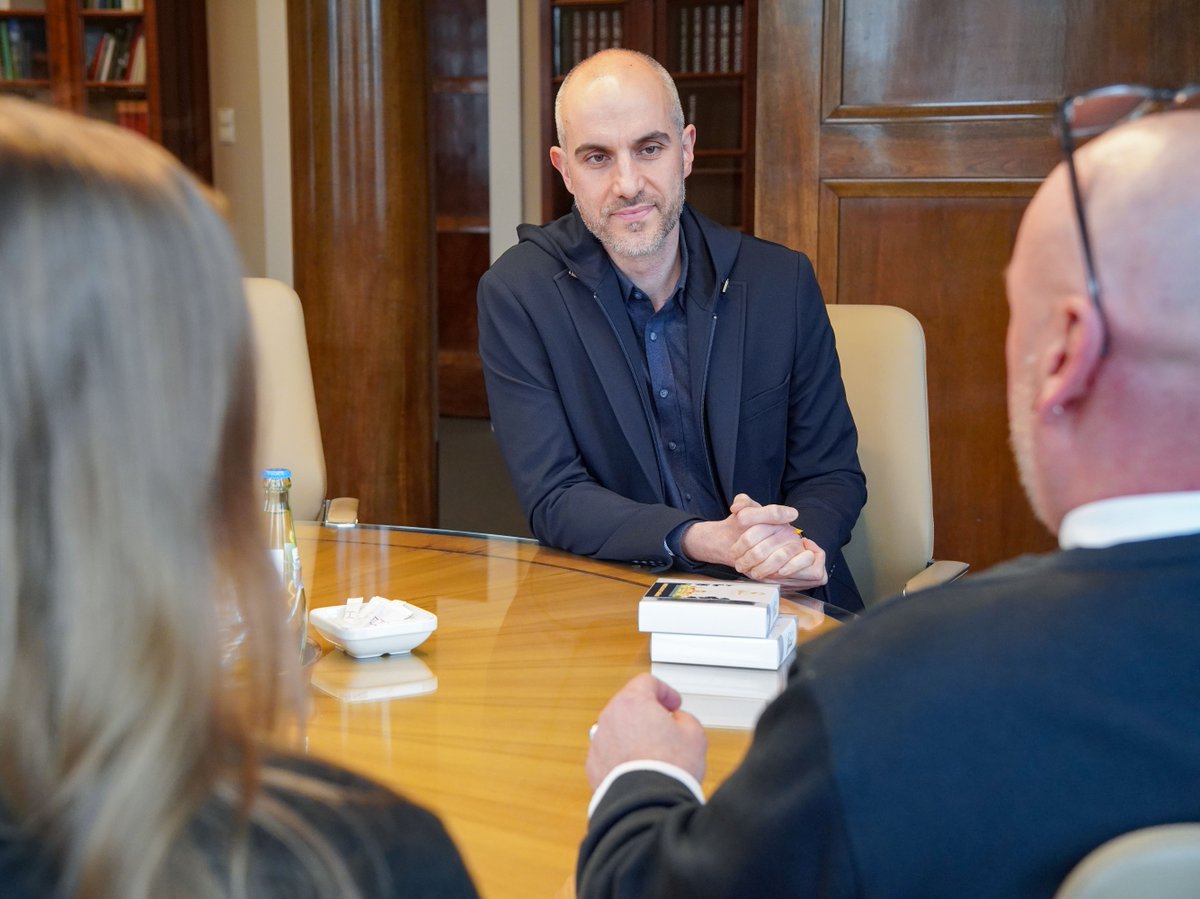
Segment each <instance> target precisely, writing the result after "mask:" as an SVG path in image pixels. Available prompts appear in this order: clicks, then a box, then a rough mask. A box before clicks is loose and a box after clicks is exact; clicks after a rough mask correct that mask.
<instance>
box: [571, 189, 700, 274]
mask: <svg viewBox="0 0 1200 899" xmlns="http://www.w3.org/2000/svg"><path fill="white" fill-rule="evenodd" d="M685 193H686V191H685V187H684V182H683V181H682V180H680V182H679V192H678V193H677V194H676V196H675V198H674V199H673V201H672V202H670V203H669V204H668V205H667V206H657V204H655V205H656V206H657V208H658V211H659V213H660V215H659V223H658V229H657V230H656V231H655V232H654V235H653V237H651V238H649V239H647V238H646V237H645V236H644V235H643V233H642V232H640V231H639V232H636V233H634V234H630V235H621V236H619V237H618V236H617V235H615V234H613V232H612V230H611V229H610V228H609V226H608V216H609V215H611V214H612V213H613V212H616V211H618V210H619V209H624V208H626V207H628V206H637V205H639V204H640V203H641V202H642V201H641V200H640V199H639V198H638V197H635V198H634V199H633V200H632V201H631V202H629V203H626V204H624V205H623V206H620V207H617V208H616V209H606V210H602V211H601V213H600V220H599V221H593V220H591V218H590V216H588V215H585V214H584V211H583V209H582V208H580V209H579V215H580V217H581V218H582V219H583V223H584V224H585V225H586V226H587V229H588V230H589V231H591V232H592V234H594V235H595V236H596V239H597V240H599V241H600V243H602V244H603V245H604V248H605V249H606V250H607V251H608V253H609V255H610V256H620V257H623V258H626V259H638V258H642V257H645V256H653V255H654V254H655V253H657V252H658V251H659V250H661V249H662V248H663V244H665V243H666V241H667V238H668V237H669V236H670V235H671V232H672V231H674V230H675V226H676V225H677V224H679V216H680V215H681V214H682V213H683V200H684V196H685ZM577 208H578V207H577Z"/></svg>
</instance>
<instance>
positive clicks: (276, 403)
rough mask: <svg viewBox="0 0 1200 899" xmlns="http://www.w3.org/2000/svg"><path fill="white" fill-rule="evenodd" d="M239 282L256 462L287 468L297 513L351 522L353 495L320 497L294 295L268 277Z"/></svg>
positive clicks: (318, 454)
mask: <svg viewBox="0 0 1200 899" xmlns="http://www.w3.org/2000/svg"><path fill="white" fill-rule="evenodd" d="M244 283H245V289H246V302H247V305H248V307H249V310H250V324H251V330H252V332H253V337H254V348H255V363H256V366H257V378H258V433H257V446H256V449H255V459H256V461H257V464H258V467H259V469H263V468H290V469H291V471H292V489H291V492H290V494H289V497H288V498H289V500H290V502H291V506H292V514H293V515H295V517H296V518H297V519H299V520H301V521H327V523H329V524H337V525H350V524H354V523H355V522H357V520H358V500H357V499H353V498H350V497H341V498H339V499H337V500H334V501H332V502H331V503H330V504H328V506H327V504H326V502H325V450H324V447H323V445H322V443H321V426H320V423H319V422H318V421H317V398H316V394H315V392H314V390H313V378H312V368H311V366H310V364H309V359H308V341H307V339H306V337H305V333H304V310H303V308H302V307H301V305H300V298H299V297H298V296H297V295H296V292H295V291H294V290H292V289H291V288H290V287H288V286H287V285H286V284H284V283H283V282H282V281H276V280H275V279H273V278H246V279H245V281H244ZM327 511H328V515H327V514H326V513H327Z"/></svg>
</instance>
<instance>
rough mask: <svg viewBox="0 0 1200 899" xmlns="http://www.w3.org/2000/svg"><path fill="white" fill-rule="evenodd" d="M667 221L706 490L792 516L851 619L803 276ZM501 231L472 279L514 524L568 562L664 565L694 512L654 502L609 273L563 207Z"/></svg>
mask: <svg viewBox="0 0 1200 899" xmlns="http://www.w3.org/2000/svg"><path fill="white" fill-rule="evenodd" d="M681 223H682V228H683V237H684V239H685V240H686V241H687V246H688V253H689V266H688V272H687V299H686V303H685V305H686V310H687V312H686V314H687V331H688V356H689V360H688V363H689V366H690V369H691V371H690V378H691V387H692V396H693V397H697V398H698V405H699V409H698V410H697V411H698V414H700V415H701V416H702V421H701V423H700V426H701V433H703V434H705V435H706V438H707V441H708V445H709V450H710V459H711V464H712V467H713V474H714V478H713V480H714V482H715V485H716V489H717V491H718V495H719V496H720V497H721V498H722V499H723V500H724V501H725V503H726V505H728V503H730V502H731V501H732V500H733V497H734V496H735V495H736V494H738V493H746V494H748V495H749V496H751V497H752V498H754V499H755V500H757V501H758V502H760V503H763V504H767V503H787V504H789V505H793V506H795V507H796V508H797V509H798V510H799V512H800V517H799V519H798V524H799V526H800V527H802V528H804V530H805V532H806V534H807V535H808V536H809V537H811V538H812V539H813V540H815V541H816V542H817V543H818V544H819V545H820V546H821V547H822V548H823V549H824V550H825V552H826V560H827V563H828V565H829V567H830V568H831V569H832V572H831V583H830V588H829V595H828V596H826V597H825V598H827V599H829V600H831V601H832V602H834V603H836V604H838V605H842V606H843V607H846V608H850V609H855V608H858V607H860V606H861V600H859V598H858V593H857V590H856V589H855V588H854V584H853V578H852V577H850V575H849V572H848V571H846V567H845V565H844V564H841V547H842V546H843V545H844V544H845V543H846V542H847V541H848V540H849V537H850V529H851V528H852V527H853V525H854V522H855V521H856V520H857V518H858V513H859V510H860V509H861V508H862V505H863V502H864V500H865V498H866V489H865V486H864V479H863V475H862V470H861V469H860V468H859V465H858V456H857V446H858V436H857V432H856V431H855V429H854V422H853V420H852V419H851V417H850V411H849V409H848V407H847V406H846V400H845V393H844V391H843V388H842V382H841V374H840V369H839V367H838V360H837V354H836V352H835V350H834V344H833V334H832V331H831V329H830V326H829V321H828V318H827V316H826V314H825V307H824V304H823V302H822V300H821V294H820V290H819V288H818V287H817V283H816V279H815V278H814V277H813V272H812V266H811V265H810V264H809V262H808V259H806V258H805V257H804V256H802V255H801V254H799V253H796V252H794V251H792V250H788V249H785V248H784V247H780V246H777V245H775V244H771V243H767V242H766V241H762V240H757V239H755V238H753V237H749V236H746V235H742V234H740V233H738V232H736V231H731V230H729V229H727V228H722V227H721V226H719V225H716V224H714V223H712V222H710V221H708V220H707V219H705V218H703V217H702V216H700V215H698V214H696V213H695V212H693V211H692V210H691V209H690V208H688V207H685V209H684V213H683V217H682V219H681ZM518 235H519V237H520V243H518V245H517V246H516V247H513V248H512V249H510V250H509V251H508V252H506V253H505V254H504V255H503V256H502V257H501V258H500V259H499V260H497V261H496V263H495V264H494V265H493V266H492V268H491V270H490V271H488V272H487V274H485V275H484V277H483V279H482V280H481V281H480V283H479V351H480V355H481V356H482V358H483V369H484V377H485V379H486V381H487V390H488V402H489V404H490V407H491V415H492V424H493V427H494V428H495V431H496V436H497V438H498V440H499V443H500V448H501V451H502V452H503V454H504V457H505V460H506V463H507V465H508V469H509V472H510V474H511V475H512V478H513V483H514V484H515V486H516V489H517V494H518V496H519V497H520V500H521V503H522V505H523V507H524V509H525V513H526V515H527V516H528V518H529V524H530V528H531V530H532V531H533V533H534V534H535V535H536V536H537V537H538V539H539V540H542V541H543V542H545V543H548V544H551V545H553V546H558V547H561V548H563V549H567V550H570V551H571V552H576V553H580V554H583V555H589V556H594V557H597V558H601V559H616V560H622V561H636V562H641V563H644V564H650V565H656V566H664V567H665V566H667V565H669V564H670V563H671V559H670V558H669V553H668V552H667V550H666V547H665V545H664V540H665V538H666V536H667V534H668V533H669V532H670V531H671V530H672V529H673V528H675V527H676V526H677V525H679V524H681V523H682V522H684V521H687V520H689V519H692V518H695V515H693V514H691V513H689V512H687V511H686V510H681V509H675V508H672V507H670V506H668V505H666V503H665V497H666V492H665V488H664V483H663V473H662V471H661V470H660V468H659V464H658V460H657V455H656V452H655V448H654V430H653V429H654V428H655V419H654V413H653V410H652V409H651V407H650V400H649V396H648V389H647V381H646V375H645V363H644V357H643V355H642V350H641V348H640V346H639V345H638V340H637V337H636V336H635V334H634V330H633V327H632V325H631V324H630V322H629V316H628V313H627V312H626V309H625V305H624V300H623V298H622V296H621V294H620V289H619V286H618V281H617V277H616V273H615V271H614V270H613V267H612V264H611V262H610V261H609V258H608V256H607V255H606V254H605V252H604V249H603V247H602V246H601V244H600V242H599V241H597V240H596V239H595V238H594V237H593V236H592V235H591V233H589V232H588V230H587V229H586V227H585V226H584V225H583V222H582V220H581V219H580V218H579V216H578V214H576V213H575V212H572V213H571V214H569V215H567V216H565V217H563V218H561V219H559V220H558V221H556V222H554V223H552V224H550V225H547V226H545V227H540V228H537V227H533V226H528V225H523V226H521V228H520V229H518Z"/></svg>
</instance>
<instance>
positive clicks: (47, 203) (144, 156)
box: [0, 98, 353, 897]
mask: <svg viewBox="0 0 1200 899" xmlns="http://www.w3.org/2000/svg"><path fill="white" fill-rule="evenodd" d="M249 346H250V344H249V335H248V321H247V314H246V308H245V301H244V297H243V293H242V284H241V277H240V262H239V260H238V256H237V253H236V251H235V249H234V247H233V244H232V241H231V239H230V236H229V233H228V230H227V229H226V227H225V226H224V224H223V222H222V221H221V218H220V216H219V214H218V213H217V212H216V211H215V210H214V209H213V207H212V205H211V204H210V202H209V200H208V199H207V197H206V195H205V190H204V188H202V187H201V186H200V184H199V183H198V182H197V181H195V180H194V179H193V178H192V177H191V176H190V175H189V174H187V173H186V172H185V171H184V170H183V169H182V168H181V167H180V166H179V165H178V163H176V162H175V161H174V160H173V159H172V158H171V157H170V156H169V155H168V154H167V153H166V152H165V151H163V150H162V149H160V148H158V147H157V146H155V145H153V144H151V143H150V142H148V141H146V140H144V139H142V138H140V137H137V136H135V135H133V134H132V133H129V132H125V131H122V130H120V129H117V128H115V127H113V126H109V125H105V124H101V123H95V122H88V121H85V120H82V119H79V118H77V117H74V116H70V115H67V114H65V113H59V112H55V111H53V110H49V109H45V108H42V107H38V106H36V105H34V104H31V103H27V102H25V101H22V100H16V99H3V98H0V733H2V734H3V737H2V738H0V821H2V822H3V825H2V826H3V830H2V831H0V837H2V838H4V839H6V840H9V841H14V842H17V843H19V844H23V845H26V846H31V847H37V850H38V852H39V853H41V855H42V857H43V858H44V859H45V860H46V862H47V864H48V866H49V868H50V869H51V870H52V871H53V874H54V877H55V878H56V882H57V885H58V892H59V894H61V895H70V896H86V897H92V896H97V897H99V896H112V897H142V896H150V895H168V894H170V895H188V896H206V895H213V896H215V895H230V894H233V895H237V894H239V893H245V892H253V889H252V883H251V880H250V879H248V878H247V876H246V875H245V871H246V868H247V860H246V858H245V851H246V850H245V845H244V843H245V840H244V839H243V840H240V841H239V840H237V839H234V840H232V841H231V845H232V846H233V848H232V849H231V850H229V852H230V855H229V857H226V858H216V859H214V858H213V857H212V855H213V853H212V849H211V847H206V846H202V845H193V844H192V840H194V839H195V837H192V836H189V834H190V833H192V832H193V831H194V830H195V828H194V827H193V826H192V824H193V823H194V819H195V818H196V816H197V814H198V813H199V812H200V811H201V810H203V809H205V808H209V809H211V808H212V807H213V804H214V802H215V803H216V804H217V805H218V806H222V807H225V808H226V809H227V810H232V814H231V815H230V817H231V818H232V819H233V820H240V821H241V822H242V824H243V825H246V824H247V823H252V822H262V821H265V822H266V824H267V826H268V828H269V829H270V830H271V831H273V832H276V833H277V834H282V837H283V840H284V842H285V844H291V845H294V846H302V845H303V846H313V847H314V848H315V851H313V852H307V853H300V852H299V850H297V851H298V853H299V854H301V855H304V856H307V857H308V860H307V861H299V862H298V863H297V864H301V865H303V864H308V865H311V866H313V867H314V869H315V870H316V872H317V873H316V875H314V876H316V877H318V879H319V880H323V881H324V882H325V883H326V884H327V885H328V892H331V893H332V892H334V890H335V889H338V890H340V889H341V888H342V887H347V884H346V883H345V879H346V878H345V872H344V871H343V870H341V869H340V868H339V865H338V863H337V861H336V859H334V858H331V855H332V853H330V852H328V851H325V850H327V848H328V847H324V846H323V845H321V842H320V840H319V838H317V837H314V836H313V834H311V833H307V832H306V830H305V828H304V825H303V823H302V822H290V821H288V820H286V818H287V816H286V815H285V814H282V813H280V811H279V810H278V809H273V808H272V805H271V801H270V800H267V799H265V798H264V797H263V796H262V791H261V790H259V789H258V787H259V784H258V781H259V779H260V778H261V777H262V776H263V774H262V770H263V769H262V768H261V765H260V763H259V751H258V749H257V745H258V744H257V738H256V736H255V734H256V733H258V732H259V728H260V726H261V727H266V728H269V727H271V726H273V725H274V724H275V723H276V722H277V721H278V720H279V717H280V715H281V714H282V712H281V710H287V709H288V708H289V705H288V704H287V703H288V701H289V696H288V694H287V689H286V687H284V686H283V685H287V684H294V683H296V680H297V679H296V678H294V677H289V676H288V672H289V670H291V671H292V673H293V674H294V670H295V667H296V664H297V661H296V660H295V659H294V658H292V657H291V655H292V654H288V653H285V652H283V650H282V647H283V646H284V645H285V644H284V642H283V641H284V639H285V634H284V631H283V628H282V622H281V620H280V616H279V614H278V610H277V603H276V601H275V600H276V598H275V596H274V595H273V594H272V593H270V592H269V588H268V586H267V585H269V584H270V583H271V581H270V577H271V574H270V570H269V567H268V563H267V560H266V558H265V554H263V553H258V552H256V551H254V550H253V547H255V546H257V545H259V544H260V542H261V538H260V533H259V529H258V528H259V525H258V516H259V512H258V511H257V509H256V507H255V486H254V472H253V470H252V467H251V466H252V463H251V450H252V443H253V432H254V417H253V416H254V409H253V396H254V389H253V381H252V378H253V371H252V359H251V356H250V349H249ZM235 633H236V634H237V635H239V637H240V638H241V640H242V642H241V643H240V652H239V653H237V657H236V658H232V659H228V660H227V663H226V664H223V662H222V659H223V654H225V655H227V654H228V653H227V650H228V649H229V647H230V645H231V644H230V639H229V638H230V635H231V634H235ZM281 672H283V675H282V676H281ZM234 676H236V677H237V678H238V684H237V689H236V690H233V689H230V688H229V687H230V684H229V679H230V678H231V677H234ZM234 697H236V699H235V698H234ZM292 698H294V697H292ZM256 797H257V798H256ZM243 831H244V827H243ZM243 836H244V832H243ZM313 859H315V861H314V860H313ZM239 871H240V872H242V873H241V875H239V874H238V872H239ZM339 884H340V887H339V886H337V885H339ZM347 888H348V889H349V890H352V889H353V887H347Z"/></svg>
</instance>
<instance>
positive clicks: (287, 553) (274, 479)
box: [263, 468, 308, 655]
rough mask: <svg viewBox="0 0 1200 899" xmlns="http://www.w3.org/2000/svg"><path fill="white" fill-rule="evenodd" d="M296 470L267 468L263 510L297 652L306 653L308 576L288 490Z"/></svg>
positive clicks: (271, 551)
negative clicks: (302, 563)
mask: <svg viewBox="0 0 1200 899" xmlns="http://www.w3.org/2000/svg"><path fill="white" fill-rule="evenodd" d="M291 486H292V472H291V471H290V470H289V469H287V468H268V469H266V470H265V471H264V472H263V494H264V504H263V511H264V512H265V513H266V516H267V546H268V548H269V550H270V553H271V561H273V562H274V563H275V570H276V571H277V572H279V578H280V581H281V582H282V585H283V598H284V604H285V608H286V610H287V621H288V628H289V631H290V632H291V634H292V636H293V640H294V645H295V646H296V651H297V653H299V654H301V655H303V653H304V643H305V640H306V639H307V636H308V601H307V599H306V598H305V595H304V579H303V577H302V576H301V573H300V550H299V548H298V547H297V545H296V525H295V523H294V522H293V520H292V507H291V505H290V504H289V502H288V490H290V489H291Z"/></svg>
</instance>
